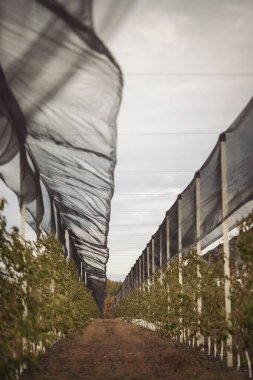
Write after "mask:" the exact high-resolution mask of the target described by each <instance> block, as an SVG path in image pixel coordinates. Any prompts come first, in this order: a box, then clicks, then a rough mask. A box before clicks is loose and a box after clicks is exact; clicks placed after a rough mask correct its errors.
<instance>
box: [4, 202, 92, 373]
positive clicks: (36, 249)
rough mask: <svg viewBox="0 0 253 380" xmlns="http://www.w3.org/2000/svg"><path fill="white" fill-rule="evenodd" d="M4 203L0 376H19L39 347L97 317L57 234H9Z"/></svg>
mask: <svg viewBox="0 0 253 380" xmlns="http://www.w3.org/2000/svg"><path fill="white" fill-rule="evenodd" d="M3 208H4V201H3V200H2V201H0V378H1V379H12V378H16V375H17V373H18V372H19V370H20V368H22V366H23V367H26V366H29V365H31V364H33V363H35V362H36V357H37V354H38V352H39V351H41V350H44V349H45V348H47V347H49V346H51V345H52V344H53V343H55V342H56V341H57V340H58V339H59V338H61V337H67V336H69V335H70V334H71V333H73V332H77V331H82V330H83V328H84V327H85V326H86V325H87V324H88V322H89V321H90V320H91V319H92V318H94V317H97V315H98V309H97V306H96V304H95V301H94V299H93V297H92V295H91V293H90V291H89V290H88V289H87V288H86V287H85V286H84V284H83V283H82V282H80V281H79V280H78V278H77V275H76V269H75V265H74V263H73V262H72V261H68V260H66V259H65V258H64V256H63V255H62V250H61V246H60V244H59V242H58V241H57V240H56V239H55V237H54V236H47V237H42V238H40V239H39V240H38V241H37V242H36V243H32V242H24V241H22V240H21V238H20V236H19V233H18V230H17V228H13V229H12V231H11V232H10V233H9V232H7V229H6V220H5V217H4V216H3V215H2V210H3Z"/></svg>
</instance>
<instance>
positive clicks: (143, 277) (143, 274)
mask: <svg viewBox="0 0 253 380" xmlns="http://www.w3.org/2000/svg"><path fill="white" fill-rule="evenodd" d="M141 257H142V282H143V283H144V281H145V266H144V264H145V257H144V252H142V256H141Z"/></svg>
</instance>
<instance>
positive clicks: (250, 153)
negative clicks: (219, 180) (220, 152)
mask: <svg viewBox="0 0 253 380" xmlns="http://www.w3.org/2000/svg"><path fill="white" fill-rule="evenodd" d="M226 146H227V168H228V214H232V213H233V212H234V211H236V210H237V209H238V208H239V207H241V206H243V205H244V204H245V203H247V202H248V201H250V200H252V199H253V186H252V184H253V170H252V163H253V99H252V100H251V101H250V102H249V104H248V105H247V107H246V108H245V109H244V110H243V112H242V113H241V114H240V116H239V117H238V118H237V119H236V120H235V122H234V123H233V124H232V126H231V127H230V128H229V129H228V130H227V132H226ZM235 152H236V153H235Z"/></svg>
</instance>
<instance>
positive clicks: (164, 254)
mask: <svg viewBox="0 0 253 380" xmlns="http://www.w3.org/2000/svg"><path fill="white" fill-rule="evenodd" d="M160 229H161V234H162V265H164V264H166V262H167V233H166V218H164V220H163V222H162V224H161V226H160Z"/></svg>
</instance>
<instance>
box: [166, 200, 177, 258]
mask: <svg viewBox="0 0 253 380" xmlns="http://www.w3.org/2000/svg"><path fill="white" fill-rule="evenodd" d="M168 214H169V221H170V224H169V231H170V257H173V256H175V255H177V254H178V201H177V200H176V202H175V203H174V204H173V206H172V207H171V208H170V209H169V211H168Z"/></svg>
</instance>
